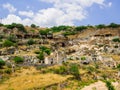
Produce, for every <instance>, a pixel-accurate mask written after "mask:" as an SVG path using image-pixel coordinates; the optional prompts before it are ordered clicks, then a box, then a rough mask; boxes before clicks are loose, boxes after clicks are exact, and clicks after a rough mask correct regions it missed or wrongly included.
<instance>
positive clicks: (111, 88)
mask: <svg viewBox="0 0 120 90" xmlns="http://www.w3.org/2000/svg"><path fill="white" fill-rule="evenodd" d="M105 83H106V86H107V88H108V90H115V88H114V86H113V85H112V84H111V82H110V81H105Z"/></svg>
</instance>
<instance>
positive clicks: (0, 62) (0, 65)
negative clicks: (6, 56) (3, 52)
mask: <svg viewBox="0 0 120 90" xmlns="http://www.w3.org/2000/svg"><path fill="white" fill-rule="evenodd" d="M4 65H5V61H3V60H2V59H1V58H0V68H2V66H4Z"/></svg>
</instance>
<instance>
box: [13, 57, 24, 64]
mask: <svg viewBox="0 0 120 90" xmlns="http://www.w3.org/2000/svg"><path fill="white" fill-rule="evenodd" d="M13 60H14V62H15V63H17V64H18V63H22V62H23V61H24V59H23V58H22V57H19V56H15V57H14V59H13Z"/></svg>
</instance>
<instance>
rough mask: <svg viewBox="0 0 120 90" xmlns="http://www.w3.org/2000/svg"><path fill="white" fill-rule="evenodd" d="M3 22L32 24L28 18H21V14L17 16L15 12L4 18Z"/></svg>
mask: <svg viewBox="0 0 120 90" xmlns="http://www.w3.org/2000/svg"><path fill="white" fill-rule="evenodd" d="M2 23H4V24H11V23H22V24H24V25H31V24H32V21H31V20H30V19H28V18H26V19H21V18H20V17H19V16H16V15H14V14H9V15H8V16H7V17H6V18H3V19H2Z"/></svg>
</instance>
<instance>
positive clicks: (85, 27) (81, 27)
mask: <svg viewBox="0 0 120 90" xmlns="http://www.w3.org/2000/svg"><path fill="white" fill-rule="evenodd" d="M85 29H87V26H77V27H76V28H75V30H76V31H83V30H85Z"/></svg>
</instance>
